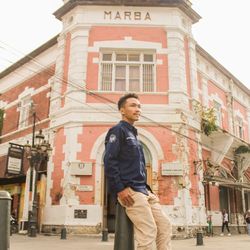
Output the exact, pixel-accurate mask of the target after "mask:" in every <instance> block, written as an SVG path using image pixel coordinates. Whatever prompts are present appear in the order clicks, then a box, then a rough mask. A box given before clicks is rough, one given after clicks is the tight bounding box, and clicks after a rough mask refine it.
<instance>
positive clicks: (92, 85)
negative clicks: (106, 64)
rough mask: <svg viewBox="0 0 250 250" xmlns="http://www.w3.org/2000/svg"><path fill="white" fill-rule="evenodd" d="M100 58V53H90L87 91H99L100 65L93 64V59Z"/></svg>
mask: <svg viewBox="0 0 250 250" xmlns="http://www.w3.org/2000/svg"><path fill="white" fill-rule="evenodd" d="M95 57H97V58H99V53H96V52H95V53H94V52H91V53H88V64H87V65H88V67H87V78H86V82H87V85H86V86H87V89H90V90H97V89H98V70H99V64H97V63H93V58H95Z"/></svg>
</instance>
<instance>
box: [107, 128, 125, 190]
mask: <svg viewBox="0 0 250 250" xmlns="http://www.w3.org/2000/svg"><path fill="white" fill-rule="evenodd" d="M121 143H122V131H121V128H119V127H115V128H112V129H111V130H109V132H108V134H107V136H106V139H105V154H104V169H105V174H106V176H107V178H108V183H109V189H110V190H111V192H114V193H119V192H120V191H122V190H123V189H124V188H125V186H124V185H123V183H122V181H121V178H120V169H119V153H120V149H121Z"/></svg>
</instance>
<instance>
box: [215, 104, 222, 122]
mask: <svg viewBox="0 0 250 250" xmlns="http://www.w3.org/2000/svg"><path fill="white" fill-rule="evenodd" d="M213 108H214V112H215V116H216V122H215V124H216V125H217V126H219V127H221V126H222V106H221V104H220V103H219V102H217V101H215V100H214V101H213Z"/></svg>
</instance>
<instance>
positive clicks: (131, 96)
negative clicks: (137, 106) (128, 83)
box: [118, 93, 139, 110]
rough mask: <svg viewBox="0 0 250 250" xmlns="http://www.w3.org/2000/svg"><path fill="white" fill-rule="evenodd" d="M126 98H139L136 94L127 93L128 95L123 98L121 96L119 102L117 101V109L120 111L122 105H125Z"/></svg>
mask: <svg viewBox="0 0 250 250" xmlns="http://www.w3.org/2000/svg"><path fill="white" fill-rule="evenodd" d="M128 98H135V99H138V100H139V97H138V95H137V94H135V93H129V94H126V95H124V96H122V97H121V98H120V99H119V101H118V109H119V110H120V109H121V108H122V107H123V106H124V104H125V103H126V101H127V99H128Z"/></svg>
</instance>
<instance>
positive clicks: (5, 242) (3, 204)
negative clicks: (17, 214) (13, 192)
mask: <svg viewBox="0 0 250 250" xmlns="http://www.w3.org/2000/svg"><path fill="white" fill-rule="evenodd" d="M10 204H11V197H10V194H9V193H8V192H6V191H0V215H1V216H0V250H9V249H10Z"/></svg>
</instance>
